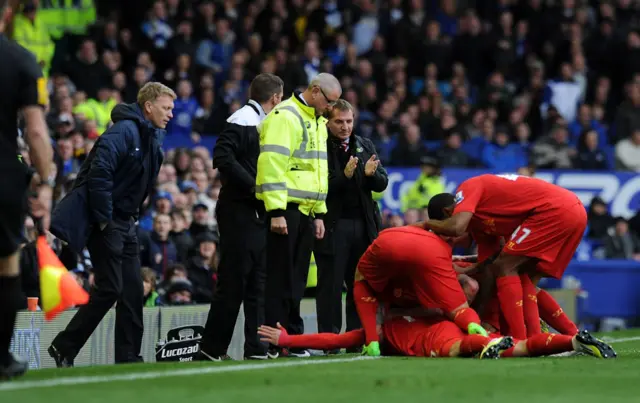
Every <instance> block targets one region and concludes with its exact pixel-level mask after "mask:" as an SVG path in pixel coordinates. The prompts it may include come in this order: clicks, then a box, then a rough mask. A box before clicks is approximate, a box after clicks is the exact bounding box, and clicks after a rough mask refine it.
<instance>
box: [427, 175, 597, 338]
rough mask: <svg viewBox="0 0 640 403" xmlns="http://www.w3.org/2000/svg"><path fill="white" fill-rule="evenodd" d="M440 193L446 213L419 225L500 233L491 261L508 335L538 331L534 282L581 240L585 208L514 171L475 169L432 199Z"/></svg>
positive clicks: (554, 272)
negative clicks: (449, 191)
mask: <svg viewBox="0 0 640 403" xmlns="http://www.w3.org/2000/svg"><path fill="white" fill-rule="evenodd" d="M441 196H443V197H445V198H448V202H447V203H446V204H447V205H446V208H445V210H446V212H447V214H446V217H444V219H442V218H441V217H430V219H429V220H427V221H426V222H424V223H422V224H421V226H422V228H424V229H426V230H430V231H433V232H435V233H437V234H440V235H443V236H456V237H457V236H461V235H463V234H465V233H469V234H471V235H472V237H473V238H474V239H476V241H477V240H478V238H479V237H493V238H494V240H495V241H496V242H497V241H498V240H499V238H501V237H502V238H504V239H506V240H507V243H506V245H505V247H504V248H503V249H502V251H501V253H500V255H499V256H498V257H497V259H496V260H495V261H494V262H493V265H494V267H495V268H496V269H497V271H498V278H497V280H496V288H497V297H498V300H499V303H500V310H501V312H502V314H503V316H504V318H505V321H506V324H507V325H508V327H509V332H510V334H512V335H513V336H514V337H517V338H521V339H524V338H526V337H528V336H532V335H535V334H540V333H541V328H540V320H539V318H540V314H539V308H538V300H537V293H538V291H537V289H536V285H537V283H538V281H539V280H540V279H541V278H542V277H552V278H556V279H560V278H561V277H562V275H563V273H564V271H565V270H566V268H567V265H568V264H569V262H570V261H571V259H572V257H573V255H574V253H575V251H576V248H577V247H578V245H579V244H580V242H581V240H582V236H583V234H584V230H585V228H586V226H587V214H586V211H585V208H584V206H583V205H582V203H581V202H580V200H579V199H578V197H577V196H576V195H575V194H574V193H572V192H570V191H568V190H566V189H563V188H561V187H559V186H556V185H553V184H550V183H548V182H545V181H543V180H540V179H536V178H529V177H522V176H517V175H480V176H477V177H474V178H470V179H467V180H466V181H464V182H463V183H462V184H460V186H459V187H458V189H457V190H456V193H455V196H454V195H448V194H441V195H436V196H434V197H433V198H432V200H433V199H436V198H439V197H441ZM429 203H430V204H431V201H430V202H429ZM430 207H431V206H430ZM443 207H445V206H443ZM429 210H430V211H431V208H430V209H429Z"/></svg>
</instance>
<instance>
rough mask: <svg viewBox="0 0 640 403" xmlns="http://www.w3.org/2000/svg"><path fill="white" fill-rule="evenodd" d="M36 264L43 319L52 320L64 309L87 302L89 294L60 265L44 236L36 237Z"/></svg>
mask: <svg viewBox="0 0 640 403" xmlns="http://www.w3.org/2000/svg"><path fill="white" fill-rule="evenodd" d="M36 246H37V249H38V262H39V265H40V299H41V301H42V309H43V310H44V318H45V319H46V320H48V321H49V320H53V318H55V317H56V316H58V314H60V313H61V312H63V311H64V310H65V309H68V308H71V307H73V306H75V305H83V304H86V303H87V302H89V294H87V292H86V291H85V290H84V289H83V288H82V287H80V285H78V283H77V282H76V280H75V279H74V278H73V276H72V275H71V273H69V272H68V271H67V269H66V268H65V267H64V266H63V265H62V263H61V262H60V259H58V256H56V254H55V253H54V252H53V250H52V249H51V247H50V246H49V244H48V243H47V239H46V238H45V236H44V235H40V236H38V243H37V245H36Z"/></svg>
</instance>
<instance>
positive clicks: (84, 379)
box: [0, 336, 640, 392]
mask: <svg viewBox="0 0 640 403" xmlns="http://www.w3.org/2000/svg"><path fill="white" fill-rule="evenodd" d="M603 340H604V341H606V342H607V343H625V342H628V341H638V340H640V336H635V337H623V338H619V339H611V338H603ZM373 359H376V358H374V357H354V358H337V359H324V360H299V361H286V362H276V363H273V364H249V365H228V366H215V365H214V366H211V367H199V368H185V369H174V370H170V371H152V372H133V373H130V374H119V375H104V376H80V377H65V378H56V379H45V380H41V381H17V382H9V383H2V384H0V392H2V391H8V390H23V389H32V388H50V387H56V386H65V385H84V384H89V383H106V382H126V381H137V380H140V379H157V378H166V377H169V376H189V375H203V374H217V373H223V372H240V371H253V370H257V369H268V368H286V367H299V366H303V365H322V364H334V363H341V362H355V361H363V360H373Z"/></svg>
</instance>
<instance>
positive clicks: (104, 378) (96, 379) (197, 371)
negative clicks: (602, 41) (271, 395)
mask: <svg viewBox="0 0 640 403" xmlns="http://www.w3.org/2000/svg"><path fill="white" fill-rule="evenodd" d="M372 359H376V358H374V357H354V358H338V359H324V360H300V361H287V362H281V363H273V364H249V365H230V366H215V365H213V366H210V367H198V368H186V369H175V370H169V371H151V372H133V373H129V374H118V375H95V376H79V377H70V376H69V377H62V378H56V379H46V380H39V381H16V382H7V383H2V384H0V392H3V391H10V390H23V389H33V388H48V387H56V386H75V385H86V384H91V383H106V382H122V381H137V380H141V379H158V378H166V377H173V376H189V375H203V374H216V373H225V372H240V371H253V370H258V369H269V368H287V367H300V366H305V365H322V364H335V363H345V362H356V361H363V360H372Z"/></svg>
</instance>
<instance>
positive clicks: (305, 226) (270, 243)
mask: <svg viewBox="0 0 640 403" xmlns="http://www.w3.org/2000/svg"><path fill="white" fill-rule="evenodd" d="M284 217H285V219H286V220H287V232H288V234H287V235H280V234H276V233H275V232H271V231H269V232H268V234H267V283H266V305H265V323H266V324H267V325H269V326H273V327H275V326H276V323H277V322H280V324H281V325H282V326H283V327H284V328H285V329H287V331H288V332H289V334H303V333H304V323H303V321H302V317H301V316H300V302H301V301H302V297H303V295H304V290H305V288H306V286H307V277H308V275H309V262H310V261H311V250H312V248H313V226H312V222H311V221H312V219H311V217H309V216H307V215H304V214H302V213H301V212H300V211H299V210H298V206H297V205H293V204H290V205H288V206H287V210H286V211H285V215H284ZM270 220H271V218H270V217H269V215H268V214H267V225H269V223H270Z"/></svg>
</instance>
